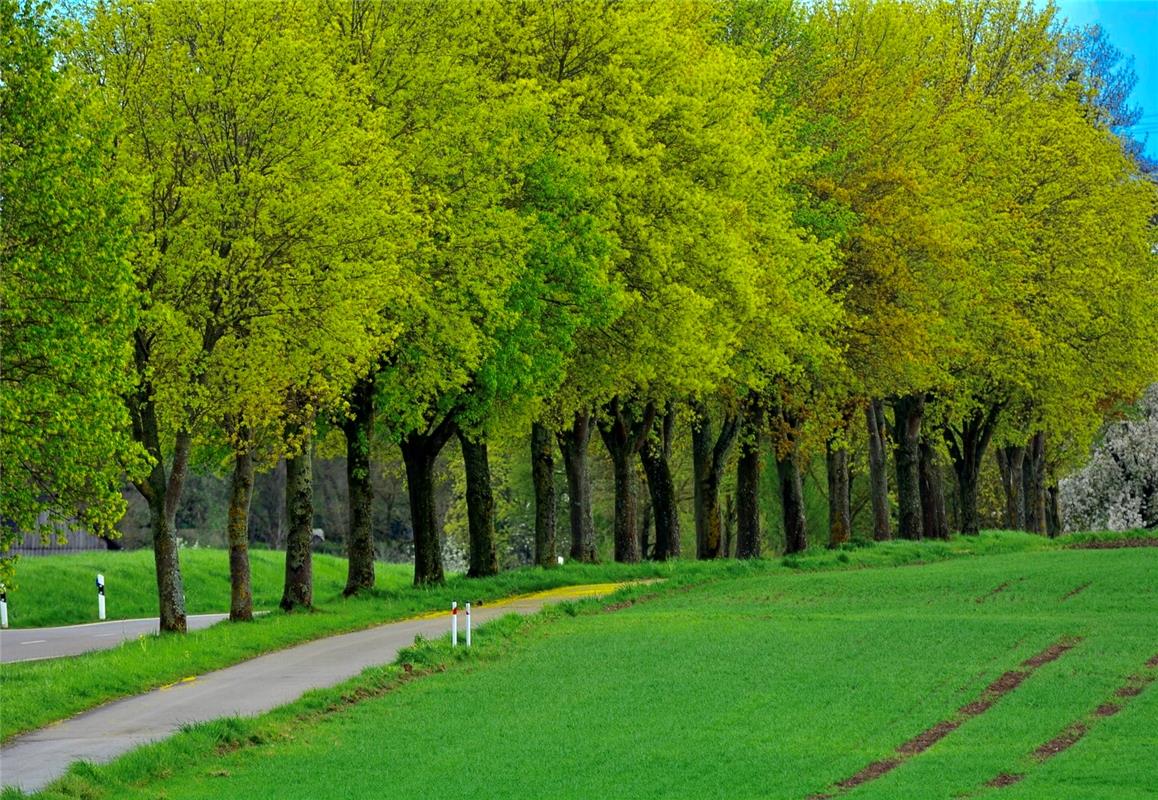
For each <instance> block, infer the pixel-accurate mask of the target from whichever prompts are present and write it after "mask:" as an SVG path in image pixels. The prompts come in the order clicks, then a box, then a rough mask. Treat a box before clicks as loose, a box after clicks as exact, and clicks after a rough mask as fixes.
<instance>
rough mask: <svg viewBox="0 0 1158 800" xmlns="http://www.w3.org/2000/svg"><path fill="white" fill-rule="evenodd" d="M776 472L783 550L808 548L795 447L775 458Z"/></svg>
mask: <svg viewBox="0 0 1158 800" xmlns="http://www.w3.org/2000/svg"><path fill="white" fill-rule="evenodd" d="M776 473H777V475H778V476H779V479H780V506H781V509H782V510H783V512H784V552H785V553H789V554H791V553H801V552H804V550H806V549H807V548H808V522H807V520H806V519H805V516H804V480H803V478H802V477H801V475H800V461H799V458H798V456H797V454H796V450H795V448H793V449H792V450H790V451H789V452H788V453H787V454H786V455H785V456H784V457H783V458H777V459H776Z"/></svg>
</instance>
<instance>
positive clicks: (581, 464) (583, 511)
mask: <svg viewBox="0 0 1158 800" xmlns="http://www.w3.org/2000/svg"><path fill="white" fill-rule="evenodd" d="M557 438H558V440H559V451H560V452H561V453H562V454H563V469H564V470H565V471H566V473H567V505H568V515H569V517H570V522H571V560H572V561H579V562H581V563H584V564H594V563H595V562H597V561H598V560H599V551H598V549H597V547H596V543H595V517H594V515H593V514H592V511H591V464H590V461H589V459H588V452H587V448H588V445H589V443H590V441H591V415H590V414H589V413H588V412H586V411H584V412H579V413H577V414H575V419H574V420H573V421H572V423H571V427H570V428H569V429H567V430H564V431H561V432H560V433H559V434H558V435H557Z"/></svg>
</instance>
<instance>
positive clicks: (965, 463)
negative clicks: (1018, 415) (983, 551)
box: [942, 403, 1004, 536]
mask: <svg viewBox="0 0 1158 800" xmlns="http://www.w3.org/2000/svg"><path fill="white" fill-rule="evenodd" d="M1003 408H1004V404H1001V403H994V404H991V405H990V406H988V407H987V408H984V409H981V408H978V409H976V410H975V411H974V412H973V413H972V414H970V415H969V416H967V417H965V419H963V420H962V421H961V423H960V424H959V425H945V426H943V427H942V432H943V434H944V437H945V443H946V445H948V448H949V457H950V458H951V459H952V460H953V472H954V473H956V476H957V490H958V497H959V498H960V506H961V533H963V534H965V535H967V536H975V535H976V534H978V533H979V532H980V530H981V523H980V517H979V516H978V512H977V485H978V481H979V479H980V476H981V460H982V459H983V458H984V457H985V451H986V449H987V448H988V447H989V442H990V440H991V439H992V438H993V432H994V430H995V429H996V428H997V420H998V418H999V417H1000V415H1001V411H1002V409H1003Z"/></svg>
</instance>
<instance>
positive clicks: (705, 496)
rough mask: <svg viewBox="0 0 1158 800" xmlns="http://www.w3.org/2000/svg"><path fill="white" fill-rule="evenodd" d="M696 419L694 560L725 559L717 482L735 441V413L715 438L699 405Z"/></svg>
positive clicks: (703, 408) (709, 418) (706, 410)
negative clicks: (722, 549)
mask: <svg viewBox="0 0 1158 800" xmlns="http://www.w3.org/2000/svg"><path fill="white" fill-rule="evenodd" d="M696 417H697V420H696V425H695V426H693V428H692V462H693V470H694V472H695V475H694V480H693V484H694V486H693V493H694V499H693V502H694V503H695V517H696V558H698V559H701V560H702V559H709V558H717V557H719V556H720V555H724V556H725V557H726V556H727V555H728V553H729V548H724V551H723V553H721V551H720V539H721V536H720V531H721V524H722V520H721V510H720V482H721V481H723V479H724V470H725V469H726V468H727V463H728V452H729V451H730V450H731V449H732V443H733V442H734V441H736V432H737V431H738V430H739V427H740V426H739V417H738V416H737V415H736V414H725V416H724V421H723V424H722V425H721V426H720V435H719V437H718V438H714V437H713V436H712V420H711V416H710V415H709V413H708V409H707V407H705V406H703V405H700V406H698V407H697V408H696Z"/></svg>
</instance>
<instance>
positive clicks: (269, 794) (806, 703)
mask: <svg viewBox="0 0 1158 800" xmlns="http://www.w3.org/2000/svg"><path fill="white" fill-rule="evenodd" d="M1156 576H1158V548H1145V549H1120V550H1060V551H1049V552H1013V553H997V554H994V555H990V556H986V557H982V558H969V559H953V560H948V561H943V562H940V563H932V564H926V565H924V566H909V567H899V568H881V569H865V570H847V571H833V572H801V571H796V572H789V571H786V570H783V569H761V568H760V567H759V566H756V567H752V568H750V569H748V570H747V571H746V572H745V568H741V567H733V568H732V571H731V572H730V573H724V572H721V573H720V574H718V575H717V576H715V579H714V580H711V581H707V582H696V583H685V584H683V585H682V586H680V585H678V583H679V582H678V581H672V582H671V583H672V584H676V585H673V586H668V587H666V588H655V587H647V588H644V589H638V590H635V591H636V593H637V594H639V593H646V594H654V595H657V596H656V597H655V598H654V599H651V600H649V601H648V602H639V603H636V604H615V605H612V606H611V608H610V609H608V608H605V607H603V606H600V605H597V604H591V603H587V604H584V605H583V606H582V608H581V609H577V608H575V607H570V608H569V609H565V610H562V611H560V610H556V611H554V612H548V613H547V614H545V615H544V616H543V617H542V618H540V619H538V620H537V621H530V622H516V621H507V622H505V623H501V624H499V625H497V626H495V627H494V628H493V629H492V630H488V629H484V630H483V632H482V633H481V634H480V636H479V643H480V647H478V648H477V649H476V651H475V652H474V653H471V654H469V655H468V654H463V653H462V652H461V651H459V652H456V653H455V654H453V655H452V654H451V653H450V651H449V649H448V648H446V647H445V645H444V644H442V643H439V644H431V645H427V646H426V647H424V648H420V652H419V653H417V654H411V655H410V656H407V658H410V659H412V660H415V661H417V662H419V664H420V666H424V668H425V667H430V666H434V667H435V669H434V671H433V673H432V674H429V675H425V676H423V677H421V678H420V679H419V680H414V681H405V682H403V685H397V683H398V676H399V675H400V674H401V673H400V671H399V670H397V669H393V670H391V669H384V670H371V671H368V672H367V673H366V674H364V675H363V676H362V677H361V678H359V679H356V680H355V681H354V682H353V683H352V684H350V685H348V686H346V687H345V688H344V689H342V690H330V691H329V692H324V693H318V694H316V695H315V696H312V697H309V696H308V697H307V698H306V699H304V700H303V701H300V702H299V703H298V704H296V705H294V706H291V707H289V708H287V709H284V710H282V711H279V712H274V713H273V714H272V715H268V716H267V717H265V718H260V719H257V720H227V721H223V722H219V723H213V724H210V725H205V726H199V727H197V728H194V729H192V730H191V731H189V732H187V733H185V734H182V735H180V736H178V737H176V738H175V739H173V740H171V741H169V742H166V743H163V744H161V745H158V746H154V747H151V748H146V749H144V750H142V751H138V752H136V753H134V754H130V755H129V756H128V757H126V758H125V759H122V760H120V761H118V762H115V763H114V764H112V765H110V766H108V767H103V768H93V767H87V766H82V767H78V768H75V769H74V771H73V774H72V775H70V776H69V777H68V778H66V779H65V780H64V781H63V782H62V783H61V784H58V786H57V787H56V790H55V792H53V793H49V794H48V795H47V796H69V797H79V796H85V797H92V798H114V797H116V798H121V797H124V798H156V797H165V798H168V799H169V800H176V799H177V798H217V797H246V798H317V799H319V800H321V799H324V798H331V797H332V798H346V797H370V796H375V797H377V796H383V797H385V796H390V797H395V796H398V797H416V796H425V797H439V798H458V797H462V798H466V797H472V798H473V797H482V798H486V797H552V798H555V797H559V798H565V797H574V798H590V797H617V798H620V797H625V798H651V797H657V798H658V797H688V798H713V797H720V798H746V797H752V798H755V797H760V798H769V797H772V798H800V799H801V800H804V798H810V797H821V796H830V797H834V798H835V797H846V796H847V797H849V798H956V797H995V798H999V797H1009V798H1019V800H1020V799H1021V798H1026V799H1027V800H1058V799H1059V798H1070V797H1072V798H1083V799H1085V798H1088V799H1090V800H1098V799H1099V798H1104V799H1105V800H1111V798H1112V799H1113V800H1131V799H1132V798H1152V797H1155V796H1158V770H1156V769H1155V763H1156V762H1155V760H1154V758H1155V757H1154V753H1155V752H1158V688H1155V687H1154V686H1151V685H1149V684H1150V683H1151V682H1152V681H1153V680H1154V679H1155V678H1158V659H1156V658H1155V656H1158V580H1156ZM568 611H570V612H571V613H568ZM572 614H574V615H573V616H572ZM440 663H441V664H442V665H445V664H449V668H448V669H445V671H440V670H441V666H440ZM387 689H391V690H390V691H386V690H387ZM343 697H345V698H356V697H369V698H370V699H365V700H361V701H358V702H349V703H345V702H342V698H343ZM990 783H994V784H1003V783H1009V784H1011V785H1009V786H1008V787H1007V788H998V787H997V786H989V785H987V784H990Z"/></svg>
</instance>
